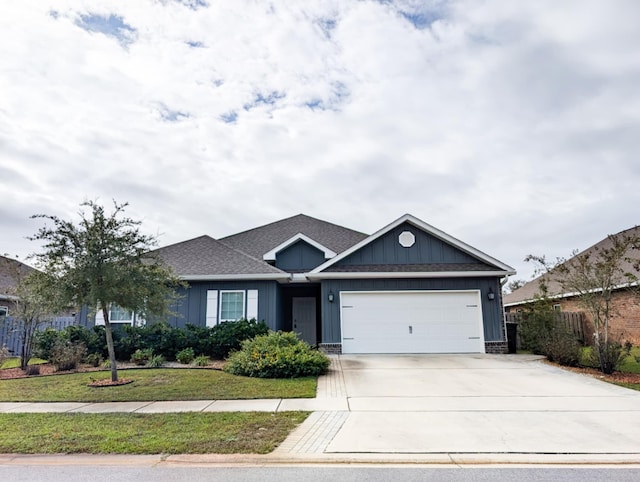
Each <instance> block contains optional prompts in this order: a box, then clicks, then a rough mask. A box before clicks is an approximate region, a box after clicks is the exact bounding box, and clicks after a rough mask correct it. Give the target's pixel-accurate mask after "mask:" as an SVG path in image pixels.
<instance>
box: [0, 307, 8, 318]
mask: <svg viewBox="0 0 640 482" xmlns="http://www.w3.org/2000/svg"><path fill="white" fill-rule="evenodd" d="M0 316H9V307H8V306H4V305H2V306H0Z"/></svg>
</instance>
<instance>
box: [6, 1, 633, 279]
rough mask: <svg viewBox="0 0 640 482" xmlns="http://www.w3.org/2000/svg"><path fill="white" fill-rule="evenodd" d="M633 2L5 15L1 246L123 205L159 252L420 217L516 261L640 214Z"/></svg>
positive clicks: (16, 245)
mask: <svg viewBox="0 0 640 482" xmlns="http://www.w3.org/2000/svg"><path fill="white" fill-rule="evenodd" d="M638 25H640V2H637V1H635V0H629V1H623V0H607V1H601V0H595V1H589V0H576V1H563V2H558V1H556V0H549V1H543V0H536V1H534V2H514V1H512V0H495V1H494V0H486V1H478V0H459V1H457V0H452V1H445V0H397V1H392V0H388V1H383V0H380V1H373V0H359V1H358V0H304V1H303V0H300V1H293V0H284V1H272V2H269V1H258V0H253V1H240V0H226V1H224V0H136V1H135V2H133V1H114V0H112V1H100V0H93V1H73V0H56V1H53V0H15V1H3V2H2V3H1V4H0V188H1V189H2V199H1V200H0V221H1V229H0V233H1V234H0V253H8V254H9V255H12V256H14V255H19V256H20V257H24V256H25V255H27V254H28V253H30V252H32V251H34V250H36V249H37V246H36V245H35V244H34V243H33V242H30V241H26V240H25V237H26V236H28V235H31V234H34V233H35V232H36V231H37V228H38V227H39V226H40V225H42V221H41V220H32V219H29V216H30V215H31V214H35V213H46V214H53V215H57V216H60V217H63V218H66V219H71V218H74V217H75V216H76V213H77V212H78V209H79V204H80V203H81V202H82V201H84V200H98V201H100V202H103V203H110V202H111V200H112V199H115V200H116V201H118V202H125V201H126V202H129V203H130V207H129V208H128V210H127V213H128V214H129V215H130V216H131V217H134V218H137V219H141V220H142V221H143V229H144V230H145V231H146V232H148V233H151V234H157V235H159V241H160V244H161V245H167V244H171V243H174V242H178V241H182V240H185V239H189V238H192V237H195V236H199V235H202V234H209V235H211V236H213V237H222V236H225V235H229V234H233V233H235V232H238V231H242V230H245V229H249V228H252V227H256V226H259V225H262V224H266V223H269V222H272V221H275V220H278V219H282V218H285V217H288V216H291V215H294V214H297V213H305V214H308V215H311V216H315V217H318V218H321V219H324V220H327V221H331V222H334V223H337V224H341V225H344V226H348V227H351V228H353V229H357V230H360V231H364V232H367V233H372V232H374V231H376V230H378V229H379V228H381V227H383V226H385V225H386V224H388V223H390V222H392V221H393V220H395V219H396V218H398V217H400V216H401V215H402V214H404V213H407V212H408V213H411V214H414V215H415V216H417V217H419V218H421V219H422V220H424V221H425V222H427V223H429V224H431V225H433V226H435V227H437V228H439V229H441V230H443V231H445V232H447V233H449V234H451V235H453V236H455V237H458V238H459V239H461V240H463V241H465V242H467V243H469V244H471V245H473V246H474V247H476V248H478V249H480V250H482V251H485V252H487V253H488V254H490V255H492V256H494V257H496V258H498V259H500V260H501V261H504V262H505V263H507V264H510V265H512V266H514V267H515V268H516V269H517V270H518V271H519V274H518V276H517V277H518V278H524V279H528V278H529V277H530V275H531V271H532V267H531V266H528V265H527V264H526V263H524V262H523V261H522V260H523V258H524V257H525V256H526V255H527V254H529V253H533V254H546V255H547V256H549V257H552V258H553V257H556V256H566V255H568V254H570V252H571V251H572V250H573V249H576V248H579V249H583V248H586V247H588V246H590V245H591V244H593V243H595V242H597V241H599V240H600V239H602V238H603V237H604V236H605V235H607V234H609V233H615V232H618V231H620V230H623V229H626V228H629V227H632V226H634V225H636V224H638V222H639V216H638V214H637V212H638V206H640V189H639V188H638V186H640V159H639V158H638V156H639V155H640V55H639V52H640V28H638Z"/></svg>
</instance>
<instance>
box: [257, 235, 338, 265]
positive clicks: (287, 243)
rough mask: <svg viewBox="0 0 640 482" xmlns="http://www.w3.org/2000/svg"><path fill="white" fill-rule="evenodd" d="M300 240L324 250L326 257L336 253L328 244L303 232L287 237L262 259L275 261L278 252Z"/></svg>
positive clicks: (331, 256)
mask: <svg viewBox="0 0 640 482" xmlns="http://www.w3.org/2000/svg"><path fill="white" fill-rule="evenodd" d="M299 241H301V242H304V243H307V244H309V245H311V246H313V247H314V248H316V249H317V250H318V251H322V253H323V254H324V257H325V259H329V258H333V257H334V256H335V255H336V253H335V252H334V251H332V250H330V249H329V248H327V247H326V246H323V245H322V244H320V243H318V242H317V241H314V240H313V239H311V238H310V237H308V236H305V235H304V234H302V233H298V234H296V235H295V236H293V237H291V238H289V239H287V240H286V241H285V242H283V243H281V244H279V245H278V246H276V247H275V248H273V249H272V250H271V251H269V252H268V253H265V254H264V255H263V256H262V259H264V260H265V261H275V260H276V257H277V255H278V253H280V252H282V251H284V250H286V249H287V248H289V247H290V246H293V245H294V244H296V243H297V242H299Z"/></svg>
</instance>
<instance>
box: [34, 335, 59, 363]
mask: <svg viewBox="0 0 640 482" xmlns="http://www.w3.org/2000/svg"><path fill="white" fill-rule="evenodd" d="M59 333H60V332H59V331H57V330H54V329H53V328H47V329H46V330H42V331H38V332H36V334H35V337H34V344H33V346H34V349H33V354H34V355H35V356H36V357H38V358H42V359H44V360H50V359H51V349H52V348H53V345H54V344H55V343H56V342H57V341H58V339H59V338H61V337H60V336H59Z"/></svg>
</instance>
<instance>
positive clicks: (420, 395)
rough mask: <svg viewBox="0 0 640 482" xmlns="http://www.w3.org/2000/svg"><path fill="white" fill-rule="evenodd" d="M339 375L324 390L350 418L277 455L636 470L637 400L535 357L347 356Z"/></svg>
mask: <svg viewBox="0 0 640 482" xmlns="http://www.w3.org/2000/svg"><path fill="white" fill-rule="evenodd" d="M333 366H334V368H335V370H334V372H333V374H332V377H329V378H330V379H331V378H333V380H334V381H333V382H332V383H331V384H325V386H328V385H333V386H335V387H336V389H335V390H333V392H334V393H335V394H336V396H338V397H340V398H342V397H344V396H346V400H347V403H348V411H346V412H316V413H314V414H313V415H312V417H310V419H309V420H308V421H307V422H305V424H303V426H301V427H300V428H299V430H298V431H296V432H295V433H294V434H293V435H292V436H291V437H290V438H289V439H288V440H287V441H286V442H285V444H283V446H282V447H281V448H280V449H278V452H280V453H282V452H283V451H284V452H293V453H295V452H315V453H317V454H320V453H322V454H325V455H329V454H334V455H339V454H341V455H343V456H345V455H347V454H599V455H607V454H626V455H628V456H631V457H632V458H633V457H635V456H636V455H638V457H637V459H638V460H640V431H639V430H638V428H639V427H640V392H637V391H633V390H629V389H625V388H621V387H617V386H615V385H611V384H608V383H605V382H602V381H599V380H596V379H594V378H591V377H588V376H585V375H580V374H576V373H572V372H569V371H565V370H562V369H559V368H556V367H553V366H550V365H547V364H545V363H543V362H541V361H539V360H538V357H532V356H521V355H342V356H339V357H336V358H334V362H333ZM342 391H344V393H341V392H342ZM327 392H331V390H329V389H327ZM327 394H328V395H330V394H329V393H327ZM319 396H320V393H319Z"/></svg>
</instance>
